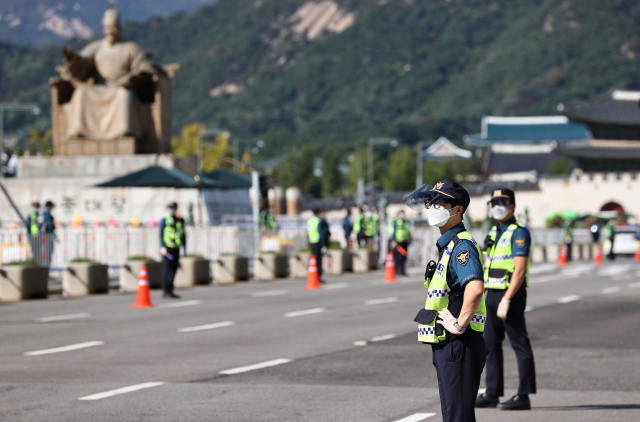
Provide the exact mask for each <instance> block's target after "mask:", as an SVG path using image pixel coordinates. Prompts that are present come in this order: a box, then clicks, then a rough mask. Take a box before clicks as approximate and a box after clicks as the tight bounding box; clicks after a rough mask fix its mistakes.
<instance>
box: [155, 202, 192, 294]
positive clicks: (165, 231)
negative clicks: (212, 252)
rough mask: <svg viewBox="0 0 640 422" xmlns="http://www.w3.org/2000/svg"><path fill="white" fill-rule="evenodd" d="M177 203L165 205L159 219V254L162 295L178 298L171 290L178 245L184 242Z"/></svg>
mask: <svg viewBox="0 0 640 422" xmlns="http://www.w3.org/2000/svg"><path fill="white" fill-rule="evenodd" d="M177 210H178V204H176V203H175V202H172V203H170V204H169V205H168V207H167V216H166V217H165V218H163V219H162V221H160V255H162V297H163V298H164V299H179V298H180V296H178V295H177V294H175V293H174V292H173V279H174V278H175V276H176V272H177V271H178V267H179V266H180V246H182V245H185V244H186V240H187V239H186V234H185V231H184V221H183V220H182V219H181V218H179V217H178V216H177V215H176V211H177Z"/></svg>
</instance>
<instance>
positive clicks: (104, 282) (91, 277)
mask: <svg viewBox="0 0 640 422" xmlns="http://www.w3.org/2000/svg"><path fill="white" fill-rule="evenodd" d="M96 293H109V266H108V265H104V264H98V263H95V262H72V263H70V264H69V268H68V269H67V271H65V272H64V273H63V275H62V294H64V295H65V296H86V295H89V294H96Z"/></svg>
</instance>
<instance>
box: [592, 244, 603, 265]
mask: <svg viewBox="0 0 640 422" xmlns="http://www.w3.org/2000/svg"><path fill="white" fill-rule="evenodd" d="M593 263H594V264H596V265H600V264H602V245H600V244H599V243H596V253H595V255H594V256H593Z"/></svg>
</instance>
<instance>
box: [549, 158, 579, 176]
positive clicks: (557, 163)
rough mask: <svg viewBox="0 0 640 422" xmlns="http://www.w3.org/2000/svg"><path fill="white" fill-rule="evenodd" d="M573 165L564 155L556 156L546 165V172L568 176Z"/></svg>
mask: <svg viewBox="0 0 640 422" xmlns="http://www.w3.org/2000/svg"><path fill="white" fill-rule="evenodd" d="M571 170H573V166H572V165H571V162H570V161H569V160H568V159H567V158H566V157H558V158H556V159H555V160H553V161H552V162H550V163H549V165H548V166H547V174H551V175H554V176H568V175H570V174H571Z"/></svg>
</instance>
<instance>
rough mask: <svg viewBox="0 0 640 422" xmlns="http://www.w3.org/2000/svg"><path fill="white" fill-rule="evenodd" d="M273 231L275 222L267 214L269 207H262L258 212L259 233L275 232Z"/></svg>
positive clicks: (269, 214) (268, 213)
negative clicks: (265, 231) (264, 231)
mask: <svg viewBox="0 0 640 422" xmlns="http://www.w3.org/2000/svg"><path fill="white" fill-rule="evenodd" d="M275 229H276V220H275V219H274V218H273V216H272V215H271V213H270V212H269V207H267V206H263V207H262V211H260V231H263V230H275Z"/></svg>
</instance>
